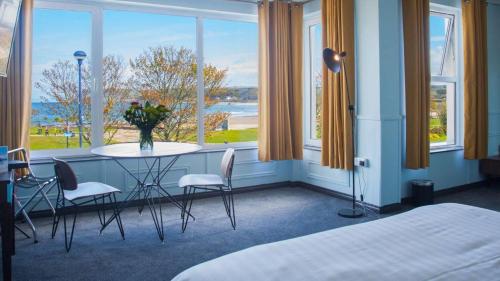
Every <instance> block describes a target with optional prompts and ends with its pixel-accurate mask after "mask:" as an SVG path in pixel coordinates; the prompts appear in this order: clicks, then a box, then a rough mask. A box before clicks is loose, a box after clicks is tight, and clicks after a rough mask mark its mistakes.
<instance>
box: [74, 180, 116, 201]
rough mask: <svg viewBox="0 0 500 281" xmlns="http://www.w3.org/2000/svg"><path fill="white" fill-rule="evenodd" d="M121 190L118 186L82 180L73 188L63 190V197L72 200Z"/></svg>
mask: <svg viewBox="0 0 500 281" xmlns="http://www.w3.org/2000/svg"><path fill="white" fill-rule="evenodd" d="M113 192H121V191H120V190H119V189H118V188H114V187H112V186H110V185H107V184H104V183H100V182H84V183H80V184H78V187H77V188H76V189H75V190H65V191H64V198H66V200H69V201H73V200H76V199H79V198H84V197H89V196H98V195H104V194H108V193H113Z"/></svg>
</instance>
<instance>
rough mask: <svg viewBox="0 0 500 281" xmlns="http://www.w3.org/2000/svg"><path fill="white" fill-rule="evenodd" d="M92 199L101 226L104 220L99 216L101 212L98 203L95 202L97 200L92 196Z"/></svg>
mask: <svg viewBox="0 0 500 281" xmlns="http://www.w3.org/2000/svg"><path fill="white" fill-rule="evenodd" d="M93 199H94V206H95V207H96V212H97V217H99V223H100V224H101V226H103V225H104V223H106V220H105V219H103V218H102V216H101V210H100V209H99V203H98V202H97V198H96V197H95V196H94V198H93ZM99 234H100V233H99Z"/></svg>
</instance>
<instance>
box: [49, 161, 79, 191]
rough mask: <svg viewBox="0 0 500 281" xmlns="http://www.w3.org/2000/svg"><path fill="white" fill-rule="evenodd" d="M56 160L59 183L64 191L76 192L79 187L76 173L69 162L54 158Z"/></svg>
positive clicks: (55, 165)
mask: <svg viewBox="0 0 500 281" xmlns="http://www.w3.org/2000/svg"><path fill="white" fill-rule="evenodd" d="M52 159H53V160H54V171H55V173H56V177H57V182H58V184H59V187H60V188H61V189H62V190H75V189H76V188H77V187H78V181H77V180H76V176H75V173H74V172H73V169H71V166H69V164H68V162H66V161H63V160H60V159H56V158H52Z"/></svg>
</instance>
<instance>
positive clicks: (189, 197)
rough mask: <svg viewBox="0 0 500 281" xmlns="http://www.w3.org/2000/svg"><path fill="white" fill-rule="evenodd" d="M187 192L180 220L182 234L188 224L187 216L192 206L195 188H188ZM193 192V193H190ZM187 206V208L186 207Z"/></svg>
mask: <svg viewBox="0 0 500 281" xmlns="http://www.w3.org/2000/svg"><path fill="white" fill-rule="evenodd" d="M188 188H189V191H188V192H187V196H184V197H185V198H186V201H185V202H184V208H183V209H184V218H183V219H182V232H183V233H184V231H186V227H187V224H188V222H189V215H188V214H190V213H191V207H192V206H193V199H194V194H195V193H196V188H195V187H192V186H189V187H188ZM191 190H193V192H191ZM188 205H189V207H188Z"/></svg>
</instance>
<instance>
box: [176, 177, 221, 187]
mask: <svg viewBox="0 0 500 281" xmlns="http://www.w3.org/2000/svg"><path fill="white" fill-rule="evenodd" d="M218 185H224V181H223V180H222V178H221V177H220V176H219V175H212V174H190V175H185V176H183V177H182V178H181V179H180V180H179V186H180V187H186V186H218Z"/></svg>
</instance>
